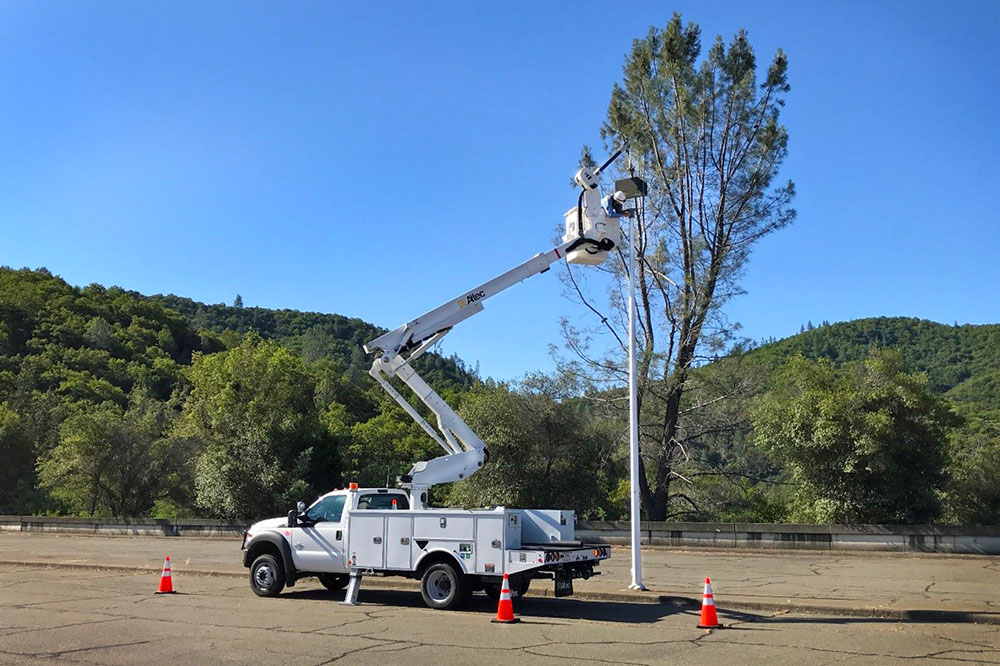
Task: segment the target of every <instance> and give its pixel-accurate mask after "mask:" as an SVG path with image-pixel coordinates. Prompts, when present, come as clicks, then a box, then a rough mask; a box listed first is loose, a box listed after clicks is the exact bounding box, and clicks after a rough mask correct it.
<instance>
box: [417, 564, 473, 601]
mask: <svg viewBox="0 0 1000 666" xmlns="http://www.w3.org/2000/svg"><path fill="white" fill-rule="evenodd" d="M420 596H422V597H423V598H424V603H425V604H427V605H428V606H430V607H431V608H437V609H440V610H453V609H456V608H461V607H462V606H464V605H465V604H466V603H467V602H468V601H469V597H470V596H472V585H471V584H470V583H469V580H468V579H467V578H466V577H465V575H464V574H462V572H460V571H458V570H457V569H456V568H455V565H453V564H449V563H448V562H438V563H437V564H432V565H431V566H429V567H427V570H426V571H424V575H423V576H422V577H421V578H420Z"/></svg>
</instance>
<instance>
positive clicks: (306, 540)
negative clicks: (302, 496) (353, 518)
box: [292, 495, 347, 573]
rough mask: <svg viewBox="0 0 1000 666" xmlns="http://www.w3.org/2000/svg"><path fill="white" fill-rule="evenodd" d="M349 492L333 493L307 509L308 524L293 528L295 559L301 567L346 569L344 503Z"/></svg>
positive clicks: (345, 570)
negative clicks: (345, 493)
mask: <svg viewBox="0 0 1000 666" xmlns="http://www.w3.org/2000/svg"><path fill="white" fill-rule="evenodd" d="M346 500H347V496H346V495H329V496H327V497H324V498H323V499H321V500H319V501H318V502H316V503H315V504H313V505H312V506H311V507H309V510H308V511H306V515H305V518H306V521H307V523H308V525H307V526H305V527H295V528H293V529H292V559H293V560H294V561H295V568H296V569H298V570H299V571H315V572H317V573H346V572H347V566H346V564H345V562H344V534H345V528H346V526H345V525H344V520H343V518H344V503H345V502H346Z"/></svg>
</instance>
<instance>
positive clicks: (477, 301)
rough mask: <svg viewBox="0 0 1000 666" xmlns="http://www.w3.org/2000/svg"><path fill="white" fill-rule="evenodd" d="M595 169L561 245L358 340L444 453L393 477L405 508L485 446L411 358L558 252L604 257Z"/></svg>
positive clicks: (480, 458) (382, 380)
mask: <svg viewBox="0 0 1000 666" xmlns="http://www.w3.org/2000/svg"><path fill="white" fill-rule="evenodd" d="M619 152H620V151H619ZM609 163H610V161H609ZM605 166H606V165H605ZM602 168H603V167H602ZM598 175H599V171H598V172H595V171H593V170H590V169H581V170H580V171H579V172H578V173H577V175H576V181H577V183H579V184H580V186H581V187H582V188H583V191H582V192H581V194H580V201H579V203H578V205H577V206H575V207H573V208H571V209H570V210H569V211H567V212H566V215H565V218H566V234H565V235H564V236H563V241H564V242H563V243H562V244H561V245H558V246H556V247H554V248H553V249H551V250H549V251H548V252H545V253H542V254H537V255H535V256H534V257H532V258H531V259H529V260H527V261H525V262H524V263H522V264H520V265H519V266H516V267H514V268H512V269H510V270H509V271H507V272H506V273H503V274H502V275H498V276H497V277H495V278H493V279H492V280H489V281H487V282H484V283H483V284H481V285H479V286H478V287H475V288H474V289H472V290H470V291H467V292H465V293H463V294H462V295H461V296H459V297H458V298H456V299H453V300H450V301H448V302H446V303H444V304H442V305H440V306H438V307H436V308H434V309H433V310H431V311H430V312H427V313H426V314H423V315H421V316H420V317H418V318H416V319H414V320H413V321H410V322H408V323H406V324H403V325H402V326H400V327H398V328H396V329H393V330H391V331H389V332H388V333H386V334H384V335H382V336H380V337H378V338H375V339H374V340H372V341H370V342H368V343H367V344H366V345H365V346H364V348H365V352H367V353H369V354H371V353H379V352H381V353H380V354H378V356H376V358H375V360H374V362H373V363H372V367H371V370H370V371H369V374H370V375H371V376H372V377H373V378H374V379H375V381H377V382H378V383H379V384H380V385H381V386H382V388H383V389H385V391H386V392H387V393H388V394H389V395H391V396H392V397H393V399H394V400H395V401H396V402H398V403H399V405H400V406H401V407H402V408H403V409H404V410H405V411H406V413H407V414H409V415H410V417H411V418H413V420H414V421H416V422H417V423H418V424H419V425H420V427H421V428H423V429H424V431H425V432H426V433H427V434H428V435H430V437H431V438H433V439H434V441H436V442H437V443H438V444H440V445H441V447H442V448H443V449H444V450H445V452H446V453H445V455H443V456H440V457H438V458H434V459H433V460H429V461H421V462H418V463H416V464H415V465H413V467H412V468H411V469H410V471H409V472H408V473H407V474H405V475H403V476H401V477H400V478H399V482H400V484H401V485H402V486H403V487H406V488H409V489H410V505H411V506H413V507H415V508H425V507H426V506H427V490H428V489H429V488H430V487H431V486H433V485H435V484H438V483H449V482H452V481H460V480H462V479H465V478H468V476H469V475H470V474H473V473H475V472H476V471H478V470H479V468H480V467H482V466H483V463H484V462H486V459H487V452H486V448H485V445H484V444H483V440H481V439H480V438H479V437H478V436H477V435H476V433H474V432H472V429H471V428H469V426H468V425H467V424H466V423H465V421H463V420H462V419H461V417H459V415H458V414H456V413H455V411H454V410H453V409H452V408H451V407H450V406H449V405H448V404H447V403H446V402H445V401H444V400H443V399H442V398H441V396H440V395H438V394H437V393H436V392H435V391H434V389H432V388H431V387H430V386H429V385H428V384H427V382H425V381H424V380H423V378H421V377H420V375H418V374H417V372H416V371H415V370H414V369H413V367H412V366H411V365H410V363H411V362H412V361H413V360H414V359H416V358H417V357H419V356H420V355H421V354H423V353H424V352H426V351H427V350H428V349H429V348H430V347H431V346H432V345H434V343H436V342H437V341H438V340H440V339H441V338H443V337H444V336H445V335H446V334H447V333H448V331H450V330H451V329H452V327H454V326H455V324H458V323H459V322H462V321H464V320H466V319H468V318H469V317H471V316H472V315H474V314H477V313H479V312H482V310H483V302H484V301H485V300H486V299H488V298H490V297H491V296H495V295H496V294H499V293H500V292H501V291H503V290H504V289H507V288H508V287H512V286H513V285H515V284H517V283H519V282H521V281H522V280H525V279H527V278H529V277H531V276H532V275H536V274H538V273H544V272H545V271H547V270H549V267H550V266H551V265H552V263H554V262H555V261H558V260H559V259H562V258H566V260H567V261H569V262H573V263H584V264H595V263H600V261H603V259H604V258H605V257H606V256H607V253H608V251H609V250H611V249H612V248H614V247H615V245H616V244H617V242H618V231H619V230H618V225H617V223H615V222H614V221H613V220H611V219H610V218H609V216H608V214H607V212H606V211H605V209H604V207H603V206H602V204H601V195H600V191H599V190H598V179H597V176H598ZM405 354H408V356H404V355H405ZM393 376H396V377H399V378H400V379H401V380H402V381H403V382H404V383H405V384H406V385H407V386H408V387H409V388H410V389H411V390H412V391H413V392H414V393H415V394H416V395H417V397H418V398H420V400H422V401H423V403H424V404H425V405H427V407H428V408H430V410H431V412H432V413H433V414H434V415H435V417H436V418H437V429H435V428H434V427H432V426H431V425H430V424H429V423H428V422H427V421H426V420H425V419H424V418H423V417H422V416H421V415H420V414H419V413H418V412H417V410H416V409H414V407H413V405H411V404H410V403H409V402H408V401H407V400H406V399H405V398H404V397H403V396H402V395H400V394H399V391H397V390H396V389H395V387H393V385H392V384H391V383H390V382H389V379H388V378H389V377H393Z"/></svg>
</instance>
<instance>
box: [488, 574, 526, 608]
mask: <svg viewBox="0 0 1000 666" xmlns="http://www.w3.org/2000/svg"><path fill="white" fill-rule="evenodd" d="M509 583H510V596H511V597H515V598H517V597H523V596H524V595H526V594H527V593H528V586H529V585H531V578H529V577H528V576H517V577H516V578H511V579H510V580H509ZM502 585H503V582H502V581H501V582H500V583H497V584H496V585H493V584H492V583H486V585H484V586H483V592H485V593H486V596H487V597H489V599H490V601H492V602H493V603H497V602H498V601H500V587H501V586H502Z"/></svg>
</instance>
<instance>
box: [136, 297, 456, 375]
mask: <svg viewBox="0 0 1000 666" xmlns="http://www.w3.org/2000/svg"><path fill="white" fill-rule="evenodd" d="M129 293H131V294H133V295H135V296H136V297H138V298H148V300H150V301H152V302H154V303H157V304H159V305H162V306H164V307H166V308H169V309H170V310H174V311H176V312H179V313H180V314H182V315H183V316H184V317H185V319H187V321H188V322H189V323H190V324H191V326H192V327H193V328H195V329H196V330H199V331H210V332H212V333H215V334H218V335H220V336H221V337H222V338H223V339H224V340H225V341H226V342H229V343H232V342H233V340H230V339H228V338H232V337H233V336H232V334H233V333H236V334H239V335H242V334H243V333H245V332H247V331H251V330H253V331H257V332H258V333H259V334H260V335H261V336H262V337H264V338H270V339H273V340H276V341H277V342H279V343H281V344H282V345H283V346H285V347H289V348H290V349H293V350H295V351H296V352H298V353H299V354H301V355H302V356H303V357H304V358H305V359H306V360H307V361H310V362H312V361H316V360H319V359H321V358H333V359H338V360H340V361H341V362H343V363H345V364H346V365H347V366H348V367H350V368H351V369H352V370H360V369H363V370H364V371H365V372H367V370H368V366H369V365H371V359H370V357H369V356H368V355H367V354H365V352H364V349H363V348H362V346H363V345H364V344H365V343H366V342H368V341H369V340H373V339H374V338H376V337H378V336H379V335H382V334H383V333H385V332H386V331H385V329H383V328H379V327H378V326H374V325H372V324H369V323H368V322H366V321H363V320H361V319H358V318H357V317H344V316H342V315H339V314H321V313H318V312H301V311H299V310H271V309H268V308H256V307H242V306H229V305H223V304H218V305H208V304H205V303H199V302H198V301H194V300H191V299H190V298H184V297H181V296H175V295H173V294H170V295H167V296H163V295H156V296H149V297H143V296H142V295H141V294H138V293H136V292H129ZM415 365H417V367H418V369H419V370H420V373H421V375H423V376H424V378H425V379H427V380H428V381H430V382H431V383H432V384H433V385H435V386H437V387H439V388H440V387H448V388H457V389H467V388H469V386H470V385H471V383H472V381H473V380H474V378H473V377H472V376H471V375H470V373H469V372H468V371H466V369H465V365H464V364H463V363H462V361H461V360H460V359H459V358H458V357H457V356H451V357H447V358H446V357H442V356H440V355H438V354H427V355H426V356H424V357H423V358H421V359H420V360H419V361H417V362H416V363H415Z"/></svg>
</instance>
